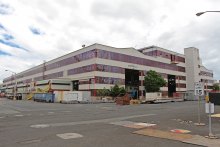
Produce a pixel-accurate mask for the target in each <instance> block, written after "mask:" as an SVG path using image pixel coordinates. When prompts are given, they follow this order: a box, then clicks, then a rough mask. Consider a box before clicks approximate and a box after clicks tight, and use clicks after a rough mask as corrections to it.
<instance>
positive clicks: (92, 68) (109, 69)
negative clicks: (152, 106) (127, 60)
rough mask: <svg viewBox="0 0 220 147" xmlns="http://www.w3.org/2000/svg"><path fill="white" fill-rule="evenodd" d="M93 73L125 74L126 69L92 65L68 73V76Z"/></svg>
mask: <svg viewBox="0 0 220 147" xmlns="http://www.w3.org/2000/svg"><path fill="white" fill-rule="evenodd" d="M91 71H102V72H112V73H121V74H124V73H125V69H124V68H121V67H116V66H110V65H102V64H91V65H87V66H82V67H78V68H74V69H70V70H68V71H67V75H74V74H80V73H85V72H91Z"/></svg>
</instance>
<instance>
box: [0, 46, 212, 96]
mask: <svg viewBox="0 0 220 147" xmlns="http://www.w3.org/2000/svg"><path fill="white" fill-rule="evenodd" d="M184 51H185V52H184V54H179V53H176V52H173V51H170V50H167V49H163V48H160V47H157V46H150V47H146V48H142V49H139V50H136V49H134V48H115V47H110V46H106V45H101V44H93V45H91V46H87V47H84V48H82V49H80V50H77V51H74V52H72V53H69V54H67V55H64V56H61V57H59V58H56V59H53V60H51V61H48V62H45V63H43V64H41V65H38V66H36V67H33V68H31V69H28V70H26V71H23V72H20V73H18V74H16V77H14V76H11V77H8V78H6V79H4V80H3V84H2V90H4V91H6V92H7V93H13V87H14V85H15V82H17V89H19V88H23V90H22V91H23V93H29V92H30V90H28V89H30V87H33V86H31V85H34V84H36V83H39V81H42V80H44V81H45V80H50V79H59V80H62V79H63V80H65V81H69V83H70V84H69V88H67V89H66V90H70V91H72V90H81V91H83V90H86V91H91V93H92V96H96V95H97V90H98V89H103V88H107V89H109V88H110V87H112V86H114V85H115V84H118V85H120V86H124V87H125V88H126V90H127V92H130V91H131V90H132V89H135V90H137V91H138V97H141V96H144V93H145V91H144V86H143V81H144V76H145V74H146V72H147V71H149V70H154V71H156V72H158V73H159V74H160V75H161V76H162V77H163V78H164V79H165V80H166V81H167V85H166V86H164V87H162V88H161V91H162V94H163V96H170V97H171V96H173V94H174V93H177V92H185V91H187V90H193V84H194V82H197V81H201V80H206V81H207V80H209V81H208V82H207V89H208V88H211V87H210V86H211V82H212V81H214V80H213V73H212V71H210V70H208V69H206V68H205V67H204V66H203V65H202V64H201V62H200V58H199V53H198V49H195V48H187V49H185V50H184ZM61 83H62V82H61ZM56 84H57V85H60V83H54V85H56ZM65 85H67V83H65ZM61 89H62V88H61ZM61 89H56V90H61ZM62 90H63V89H62ZM51 92H53V90H51Z"/></svg>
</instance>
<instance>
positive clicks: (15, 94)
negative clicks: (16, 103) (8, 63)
mask: <svg viewBox="0 0 220 147" xmlns="http://www.w3.org/2000/svg"><path fill="white" fill-rule="evenodd" d="M5 71H9V72H11V73H12V74H14V80H15V86H14V91H13V95H14V96H13V100H16V96H17V78H16V72H13V71H11V70H5Z"/></svg>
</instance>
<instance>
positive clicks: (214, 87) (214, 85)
mask: <svg viewBox="0 0 220 147" xmlns="http://www.w3.org/2000/svg"><path fill="white" fill-rule="evenodd" d="M212 89H213V90H220V87H219V84H217V83H215V84H213V88H212Z"/></svg>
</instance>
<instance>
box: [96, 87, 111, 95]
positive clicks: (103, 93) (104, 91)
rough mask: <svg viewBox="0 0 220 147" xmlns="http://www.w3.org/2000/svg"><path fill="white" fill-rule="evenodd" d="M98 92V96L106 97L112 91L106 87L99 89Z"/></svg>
mask: <svg viewBox="0 0 220 147" xmlns="http://www.w3.org/2000/svg"><path fill="white" fill-rule="evenodd" d="M97 94H98V96H101V97H105V96H109V94H110V91H109V90H108V89H106V88H105V87H104V88H103V89H98V90H97Z"/></svg>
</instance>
